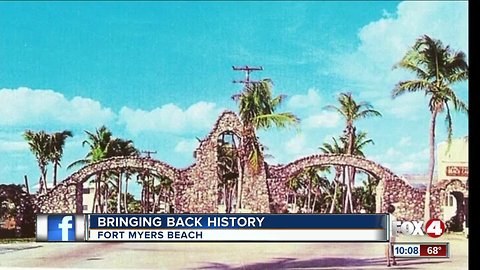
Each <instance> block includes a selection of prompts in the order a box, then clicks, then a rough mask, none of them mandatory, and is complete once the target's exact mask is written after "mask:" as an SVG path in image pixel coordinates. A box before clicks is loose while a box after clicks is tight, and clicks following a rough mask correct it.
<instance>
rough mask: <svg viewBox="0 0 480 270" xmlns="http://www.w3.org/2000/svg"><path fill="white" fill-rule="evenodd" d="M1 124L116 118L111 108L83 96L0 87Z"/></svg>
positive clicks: (91, 121)
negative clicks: (70, 97)
mask: <svg viewBox="0 0 480 270" xmlns="http://www.w3.org/2000/svg"><path fill="white" fill-rule="evenodd" d="M0 115H1V117H0V126H2V125H3V126H15V125H16V126H27V125H28V126H31V125H45V124H55V123H58V124H63V125H64V124H69V125H86V124H88V125H99V124H104V123H107V122H109V121H111V120H113V118H114V117H115V114H114V113H113V112H112V110H111V109H110V108H105V107H102V105H101V104H100V102H98V101H96V100H92V99H89V98H83V97H74V98H72V99H71V100H69V99H67V98H66V97H65V96H64V95H63V94H61V93H58V92H55V91H53V90H42V89H30V88H27V87H20V88H17V89H6V88H3V89H0Z"/></svg>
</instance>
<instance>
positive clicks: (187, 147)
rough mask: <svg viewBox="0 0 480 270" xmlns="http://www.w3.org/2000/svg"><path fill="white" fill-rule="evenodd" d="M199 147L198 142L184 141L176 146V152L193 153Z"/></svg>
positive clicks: (192, 140)
mask: <svg viewBox="0 0 480 270" xmlns="http://www.w3.org/2000/svg"><path fill="white" fill-rule="evenodd" d="M197 147H198V141H197V140H195V139H182V140H181V141H179V142H178V143H177V145H176V146H175V149H174V151H175V152H177V153H193V151H194V150H195V148H197Z"/></svg>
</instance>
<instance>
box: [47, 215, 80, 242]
mask: <svg viewBox="0 0 480 270" xmlns="http://www.w3.org/2000/svg"><path fill="white" fill-rule="evenodd" d="M74 221H75V217H74V216H57V215H55V216H48V241H75V224H74Z"/></svg>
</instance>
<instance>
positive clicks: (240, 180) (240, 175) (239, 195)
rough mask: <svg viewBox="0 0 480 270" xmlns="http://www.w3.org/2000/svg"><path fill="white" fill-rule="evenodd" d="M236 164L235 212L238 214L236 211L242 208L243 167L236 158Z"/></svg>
mask: <svg viewBox="0 0 480 270" xmlns="http://www.w3.org/2000/svg"><path fill="white" fill-rule="evenodd" d="M237 162H238V165H237V166H238V184H237V206H236V208H235V212H236V213H238V209H241V208H242V194H243V192H242V188H243V166H242V161H241V160H240V158H237Z"/></svg>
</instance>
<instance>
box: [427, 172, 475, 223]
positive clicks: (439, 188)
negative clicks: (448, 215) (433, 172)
mask: <svg viewBox="0 0 480 270" xmlns="http://www.w3.org/2000/svg"><path fill="white" fill-rule="evenodd" d="M451 192H460V193H462V194H463V197H464V198H468V185H467V184H465V183H464V182H463V181H461V180H459V179H451V180H442V181H440V182H438V183H437V184H436V185H435V186H433V187H432V196H431V200H432V203H431V204H430V211H431V212H432V213H433V215H432V217H435V218H440V219H442V220H443V219H444V216H443V209H442V207H443V206H444V205H445V204H446V198H447V195H448V194H450V193H451Z"/></svg>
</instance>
